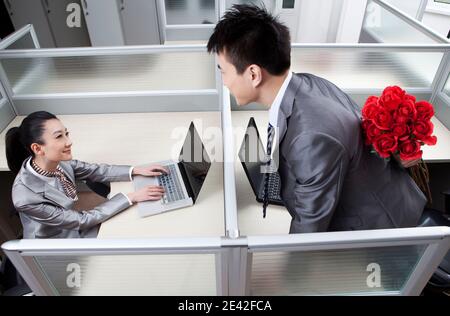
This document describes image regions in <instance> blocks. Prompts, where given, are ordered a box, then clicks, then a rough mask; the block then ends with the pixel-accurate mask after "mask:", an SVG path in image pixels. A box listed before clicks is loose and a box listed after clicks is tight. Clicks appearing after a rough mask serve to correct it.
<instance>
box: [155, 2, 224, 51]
mask: <svg viewBox="0 0 450 316" xmlns="http://www.w3.org/2000/svg"><path fill="white" fill-rule="evenodd" d="M157 8H158V18H159V29H160V34H161V39H162V43H166V42H170V41H202V42H205V43H206V42H207V41H208V38H209V37H210V36H211V34H212V32H213V30H214V27H215V25H216V23H217V21H218V20H219V0H189V1H186V0H157Z"/></svg>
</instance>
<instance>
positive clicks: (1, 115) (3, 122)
mask: <svg viewBox="0 0 450 316" xmlns="http://www.w3.org/2000/svg"><path fill="white" fill-rule="evenodd" d="M15 117H16V114H15V113H14V110H13V108H12V106H11V104H10V103H9V101H8V99H7V98H4V99H0V133H1V132H3V130H4V129H5V128H6V127H8V124H9V123H11V121H12V120H13V119H14V118H15ZM4 142H5V139H4V138H2V139H0V144H2V143H3V148H4ZM5 158H6V157H4V158H3V159H5ZM5 165H6V163H5Z"/></svg>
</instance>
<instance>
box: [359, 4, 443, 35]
mask: <svg viewBox="0 0 450 316" xmlns="http://www.w3.org/2000/svg"><path fill="white" fill-rule="evenodd" d="M408 2H409V1H408ZM416 5H422V4H421V3H419V2H416ZM418 10H419V8H418ZM420 10H422V9H420ZM360 42H361V43H396V44H399V43H408V44H413V43H415V44H418V43H422V44H431V43H448V40H447V39H446V38H445V37H443V36H441V35H439V34H437V33H436V32H434V31H433V30H432V29H430V28H428V27H427V26H426V25H424V24H423V23H421V22H420V21H418V20H417V19H416V18H415V17H413V16H410V15H408V13H405V12H403V11H400V10H399V9H398V8H397V7H395V6H393V5H392V4H391V3H390V1H383V0H369V1H368V2H367V8H366V14H365V16H364V21H363V27H362V30H361V36H360Z"/></svg>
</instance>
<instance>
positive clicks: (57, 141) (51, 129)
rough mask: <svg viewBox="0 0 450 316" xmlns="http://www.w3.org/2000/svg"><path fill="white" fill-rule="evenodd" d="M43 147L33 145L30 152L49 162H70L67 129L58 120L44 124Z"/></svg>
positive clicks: (70, 144)
mask: <svg viewBox="0 0 450 316" xmlns="http://www.w3.org/2000/svg"><path fill="white" fill-rule="evenodd" d="M42 141H43V142H44V144H43V145H39V144H36V143H33V144H32V145H31V148H32V150H33V151H34V153H35V154H36V155H40V156H42V157H43V158H46V159H47V160H50V161H64V160H72V151H71V147H72V141H71V140H70V138H69V132H68V131H67V128H65V127H64V125H63V124H62V123H61V121H60V120H58V119H51V120H48V121H46V122H45V125H44V133H43V134H42Z"/></svg>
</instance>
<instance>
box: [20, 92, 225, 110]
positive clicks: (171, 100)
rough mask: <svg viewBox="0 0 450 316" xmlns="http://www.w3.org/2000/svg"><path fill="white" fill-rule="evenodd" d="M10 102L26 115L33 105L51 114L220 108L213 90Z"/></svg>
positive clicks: (33, 107)
mask: <svg viewBox="0 0 450 316" xmlns="http://www.w3.org/2000/svg"><path fill="white" fill-rule="evenodd" d="M14 104H15V106H16V109H17V112H18V114H19V115H28V114H30V113H32V112H34V111H36V109H40V110H45V111H49V112H52V113H55V114H95V113H124V112H127V113H132V112H134V113H139V112H180V111H182V112H189V111H192V112H195V111H220V103H219V96H218V94H217V93H215V92H211V93H209V94H206V93H202V94H198V95H196V94H193V93H192V94H189V95H186V94H180V95H151V96H150V95H147V96H142V95H141V96H140V95H125V96H120V95H119V96H117V95H108V96H87V95H81V96H78V95H75V96H72V97H63V96H61V97H55V96H53V97H45V96H39V98H37V97H36V98H29V99H25V98H15V99H14Z"/></svg>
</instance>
